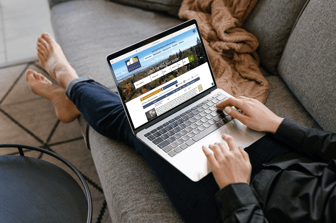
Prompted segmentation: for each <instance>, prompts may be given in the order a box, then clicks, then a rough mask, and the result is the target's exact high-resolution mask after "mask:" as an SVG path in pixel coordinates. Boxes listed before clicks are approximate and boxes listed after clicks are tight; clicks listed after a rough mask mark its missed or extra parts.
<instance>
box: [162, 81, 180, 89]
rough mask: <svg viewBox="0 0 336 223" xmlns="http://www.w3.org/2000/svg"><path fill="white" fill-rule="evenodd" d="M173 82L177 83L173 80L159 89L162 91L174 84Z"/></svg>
mask: <svg viewBox="0 0 336 223" xmlns="http://www.w3.org/2000/svg"><path fill="white" fill-rule="evenodd" d="M175 84H177V81H173V82H171V83H170V84H168V85H166V86H164V87H162V88H161V91H164V90H166V89H168V88H170V87H171V86H174V85H175Z"/></svg>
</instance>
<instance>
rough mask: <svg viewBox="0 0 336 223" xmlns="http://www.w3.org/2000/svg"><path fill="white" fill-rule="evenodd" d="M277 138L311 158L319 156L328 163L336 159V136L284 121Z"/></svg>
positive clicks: (276, 135) (277, 132)
mask: <svg viewBox="0 0 336 223" xmlns="http://www.w3.org/2000/svg"><path fill="white" fill-rule="evenodd" d="M275 137H276V138H277V139H279V140H281V141H283V142H284V143H286V144H288V145H289V146H291V147H292V148H293V149H295V150H297V151H299V152H305V153H307V154H308V155H310V156H311V157H314V156H316V155H317V156H319V157H321V158H323V159H324V160H326V161H329V160H332V159H336V134H335V133H331V132H327V131H323V130H318V129H312V128H308V127H306V126H303V125H300V124H297V123H295V122H292V121H290V120H288V119H284V120H283V121H282V123H281V124H280V126H279V128H278V130H277V131H276V133H275Z"/></svg>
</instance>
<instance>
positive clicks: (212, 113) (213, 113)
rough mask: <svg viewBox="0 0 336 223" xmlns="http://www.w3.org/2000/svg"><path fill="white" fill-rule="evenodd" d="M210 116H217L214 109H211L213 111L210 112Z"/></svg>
mask: <svg viewBox="0 0 336 223" xmlns="http://www.w3.org/2000/svg"><path fill="white" fill-rule="evenodd" d="M210 115H211V116H213V117H215V116H217V115H218V113H217V112H216V111H213V112H211V114H210Z"/></svg>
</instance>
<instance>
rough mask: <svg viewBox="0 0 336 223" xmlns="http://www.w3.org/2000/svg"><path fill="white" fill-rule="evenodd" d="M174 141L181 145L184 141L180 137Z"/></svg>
mask: <svg viewBox="0 0 336 223" xmlns="http://www.w3.org/2000/svg"><path fill="white" fill-rule="evenodd" d="M175 142H176V143H177V145H181V144H182V143H183V142H184V141H183V140H182V139H177V140H176V141H175Z"/></svg>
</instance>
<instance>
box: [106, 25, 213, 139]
mask: <svg viewBox="0 0 336 223" xmlns="http://www.w3.org/2000/svg"><path fill="white" fill-rule="evenodd" d="M107 62H108V64H109V66H110V68H111V71H112V76H113V78H114V80H115V83H116V85H117V88H118V92H119V96H120V98H121V101H122V104H123V107H124V109H125V112H126V114H127V118H128V120H129V122H130V125H131V128H132V130H133V132H134V134H136V133H137V132H139V131H141V130H142V129H144V128H146V127H148V126H150V125H152V124H154V123H156V122H158V121H160V120H162V119H163V118H165V117H167V116H169V115H170V114H172V113H174V112H175V111H177V110H179V109H181V108H182V107H183V106H186V105H187V104H190V103H192V102H194V101H196V100H198V99H199V98H201V97H203V96H204V95H205V94H208V93H210V92H211V91H212V90H214V89H216V88H217V86H216V82H215V79H214V76H213V73H212V70H211V67H210V63H209V59H208V56H207V54H206V51H205V48H204V44H203V41H202V37H201V34H200V32H199V29H198V26H197V23H196V20H190V21H187V22H185V23H182V24H180V25H178V26H176V27H173V28H171V29H169V30H167V31H164V32H162V33H160V34H158V35H155V36H153V37H150V38H149V39H146V40H144V41H141V42H139V43H136V44H134V45H132V46H130V47H127V48H125V49H123V50H120V51H118V52H116V53H113V54H111V55H109V56H107Z"/></svg>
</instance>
